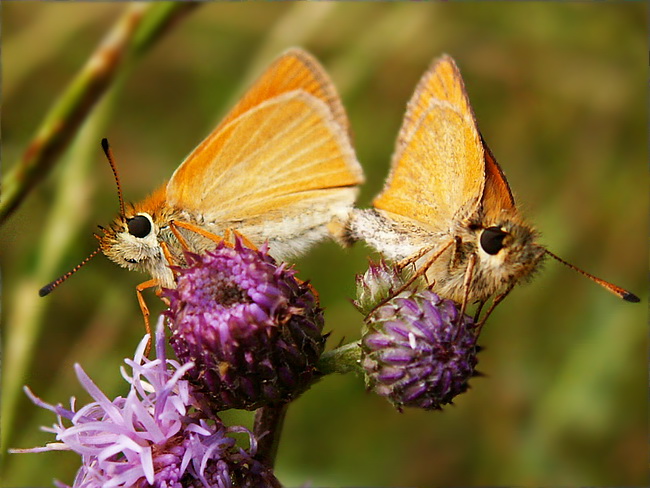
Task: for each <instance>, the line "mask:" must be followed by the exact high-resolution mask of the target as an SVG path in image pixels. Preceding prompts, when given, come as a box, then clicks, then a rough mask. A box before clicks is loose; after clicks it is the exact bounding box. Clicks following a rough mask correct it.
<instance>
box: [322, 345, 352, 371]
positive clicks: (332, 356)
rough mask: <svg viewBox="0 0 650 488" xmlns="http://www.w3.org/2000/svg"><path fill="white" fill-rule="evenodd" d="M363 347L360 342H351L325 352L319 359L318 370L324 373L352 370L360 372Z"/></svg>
mask: <svg viewBox="0 0 650 488" xmlns="http://www.w3.org/2000/svg"><path fill="white" fill-rule="evenodd" d="M359 361H361V347H359V342H350V343H349V344H346V345H344V346H341V347H338V348H336V349H334V350H332V351H328V352H326V353H323V355H322V356H321V357H320V359H319V361H318V366H317V368H318V371H319V372H320V373H321V374H322V375H327V374H332V373H338V374H345V373H350V372H356V373H360V372H361V369H360V365H359Z"/></svg>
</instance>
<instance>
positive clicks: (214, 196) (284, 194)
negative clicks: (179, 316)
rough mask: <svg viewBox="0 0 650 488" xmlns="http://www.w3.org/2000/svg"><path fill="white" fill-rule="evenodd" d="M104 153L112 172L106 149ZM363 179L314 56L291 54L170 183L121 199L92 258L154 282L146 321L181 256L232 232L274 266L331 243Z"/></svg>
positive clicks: (149, 283)
mask: <svg viewBox="0 0 650 488" xmlns="http://www.w3.org/2000/svg"><path fill="white" fill-rule="evenodd" d="M102 144H103V146H104V150H105V152H106V154H107V156H108V158H109V161H110V162H111V166H112V167H113V169H114V165H113V163H112V156H111V154H110V151H109V149H108V144H107V143H106V142H105V140H104V141H102ZM363 179H364V178H363V172H362V169H361V166H360V165H359V163H358V162H357V160H356V156H355V153H354V149H353V148H352V145H351V143H350V137H349V124H348V120H347V117H346V114H345V111H344V109H343V106H342V104H341V101H340V99H339V96H338V94H337V93H336V90H335V88H334V85H333V84H332V82H331V81H330V79H329V77H328V76H327V74H326V73H325V71H324V69H323V68H322V67H321V66H320V65H319V63H318V62H317V61H316V60H315V59H314V58H313V57H312V56H311V55H309V54H308V53H306V52H305V51H302V50H300V49H291V50H289V51H287V52H285V53H284V54H283V55H282V56H280V57H279V58H278V59H277V60H276V61H275V62H274V63H273V64H272V65H271V66H270V67H269V68H268V69H267V70H266V71H265V72H264V73H263V74H262V76H261V77H260V78H259V79H258V80H257V82H256V83H254V84H253V86H252V87H251V88H250V89H249V91H248V92H247V93H246V94H245V95H244V96H243V98H242V99H241V100H240V101H239V103H237V105H235V107H234V108H233V109H232V111H231V112H230V113H229V114H228V115H227V116H226V117H225V119H224V120H223V121H222V122H221V123H220V124H219V125H218V126H217V128H216V129H215V130H214V131H213V132H212V133H211V134H210V135H209V136H208V137H207V138H206V139H205V140H204V141H203V142H202V143H201V144H199V145H198V147H197V148H196V149H194V151H192V153H191V154H190V155H189V156H188V157H187V158H186V159H185V161H183V162H182V163H181V165H180V166H179V167H178V168H177V169H176V171H175V172H174V174H173V175H172V177H171V179H170V180H169V182H167V183H166V184H164V185H163V186H162V187H160V188H158V189H157V190H156V191H155V192H153V193H152V194H151V195H150V196H149V197H147V198H146V199H145V200H143V201H141V202H140V203H137V204H135V205H128V206H126V207H125V206H124V204H123V202H122V198H121V192H119V193H120V207H121V208H120V215H119V216H118V217H117V218H116V219H115V220H114V221H113V222H112V223H111V224H110V226H109V227H108V228H106V229H103V231H104V235H103V236H101V237H99V236H98V239H99V243H100V246H99V249H101V251H102V252H103V253H104V254H105V255H106V256H107V257H108V258H109V259H111V260H112V261H114V262H115V263H117V264H118V265H120V266H122V267H124V268H128V269H130V270H137V271H142V272H145V273H148V274H149V275H151V277H152V279H151V280H149V281H147V282H145V283H142V284H141V285H139V286H138V288H137V290H138V299H139V301H140V304H141V307H142V308H143V311H144V312H145V313H146V305H145V304H144V301H143V299H142V296H141V294H140V292H141V291H142V290H143V289H145V288H148V287H151V286H164V287H168V288H173V287H174V286H175V283H174V276H173V274H172V271H171V270H170V268H169V266H170V265H183V264H184V263H185V261H184V257H183V251H184V250H185V249H188V250H191V251H194V252H202V251H205V250H207V249H210V248H213V247H214V246H215V241H219V240H220V238H223V237H224V236H226V235H227V234H228V233H229V232H231V231H234V232H237V233H239V234H241V235H242V236H243V237H244V238H245V239H247V240H248V242H249V243H251V244H252V245H255V246H260V245H262V244H263V243H265V242H268V244H269V247H270V253H271V254H272V255H273V256H274V257H275V258H276V259H279V260H284V259H287V258H290V257H292V256H296V255H298V254H301V253H303V252H305V251H306V250H307V249H308V248H309V247H310V246H311V245H312V244H314V243H316V242H317V241H320V240H322V239H323V238H325V237H327V236H328V234H329V235H331V236H332V237H335V238H338V237H339V234H340V233H341V232H342V229H343V222H345V221H347V220H348V214H349V212H350V210H351V208H352V205H353V204H354V200H355V198H356V195H357V191H358V190H357V186H358V185H359V184H360V183H362V182H363ZM118 188H119V184H118ZM217 236H220V237H217ZM97 252H98V251H95V253H93V255H94V254H96V253H97ZM91 257H92V255H91ZM88 259H90V258H88ZM88 259H86V260H85V261H84V262H83V263H82V264H81V265H83V264H84V263H85V262H87V261H88ZM81 265H79V266H77V267H76V268H75V269H73V270H72V271H71V272H69V273H67V274H66V275H64V276H63V277H61V278H60V279H58V280H56V281H54V282H52V283H51V284H50V285H48V286H46V287H44V288H43V289H42V290H41V295H42V296H44V295H46V294H48V293H49V292H50V291H51V290H52V289H53V288H55V287H56V286H57V285H58V284H60V283H61V282H62V281H64V280H65V279H66V278H67V277H68V276H70V275H71V274H72V273H73V272H75V271H76V270H77V269H78V268H79V267H80V266H81ZM145 320H146V318H145Z"/></svg>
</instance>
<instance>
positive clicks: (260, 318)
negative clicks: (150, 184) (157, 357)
mask: <svg viewBox="0 0 650 488" xmlns="http://www.w3.org/2000/svg"><path fill="white" fill-rule="evenodd" d="M186 258H187V262H188V266H187V267H186V268H182V269H180V268H177V269H176V273H177V288H175V289H173V290H165V291H164V294H165V295H166V296H167V298H168V299H169V302H170V306H169V310H168V311H167V312H165V313H166V315H167V317H168V319H169V323H170V327H171V329H172V338H171V344H172V347H173V349H174V351H175V352H176V355H177V357H178V359H179V360H180V362H181V363H187V362H192V363H193V364H194V366H193V367H192V368H191V369H190V370H189V371H188V373H187V377H188V378H189V379H190V381H191V383H192V385H193V386H194V388H195V391H194V393H195V395H196V396H197V397H198V396H200V398H201V405H202V407H201V408H204V409H206V410H213V411H218V410H223V409H228V408H243V409H249V410H252V409H255V408H258V407H260V406H263V405H268V404H276V403H282V402H287V401H290V400H292V399H293V398H295V397H297V396H298V395H299V394H300V393H302V392H303V391H304V390H305V389H307V388H308V386H309V385H310V383H311V381H312V379H313V377H314V374H315V365H316V362H317V360H318V358H319V357H320V355H321V353H322V351H323V347H324V342H325V339H324V337H323V335H322V329H323V314H322V310H321V309H320V308H319V307H318V301H317V299H316V297H315V296H314V293H312V290H311V288H310V286H309V285H308V284H306V283H303V282H301V281H299V280H297V279H296V278H295V277H294V275H295V271H294V270H293V269H291V268H288V267H287V266H286V265H284V264H281V265H278V264H277V263H276V262H275V260H274V259H273V258H272V257H271V256H269V255H268V252H267V251H266V249H265V248H262V249H261V250H253V249H249V248H246V247H244V246H243V245H242V243H241V241H240V240H239V239H237V240H236V242H235V246H234V247H228V246H227V245H225V244H221V245H219V246H217V248H216V249H215V250H214V251H209V252H207V253H205V254H203V255H196V254H188V255H187V257H186Z"/></svg>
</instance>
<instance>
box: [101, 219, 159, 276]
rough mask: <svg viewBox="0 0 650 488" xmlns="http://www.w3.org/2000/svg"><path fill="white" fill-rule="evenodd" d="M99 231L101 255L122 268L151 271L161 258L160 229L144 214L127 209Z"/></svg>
mask: <svg viewBox="0 0 650 488" xmlns="http://www.w3.org/2000/svg"><path fill="white" fill-rule="evenodd" d="M102 230H103V231H104V235H103V236H97V238H98V240H99V246H100V248H101V250H102V252H103V253H104V254H105V255H106V257H107V258H108V259H110V260H111V261H113V262H115V263H116V264H118V265H120V266H122V267H124V268H127V269H129V270H137V271H151V267H152V265H153V263H155V262H156V261H160V260H162V259H164V258H163V253H162V248H161V246H160V243H159V242H158V234H159V232H160V230H159V228H158V225H156V223H155V222H154V220H153V218H152V216H151V215H150V214H148V213H146V212H138V213H135V212H134V211H132V210H127V212H126V215H120V216H119V217H117V218H116V219H115V220H114V221H113V222H112V223H111V225H110V226H109V227H108V228H102Z"/></svg>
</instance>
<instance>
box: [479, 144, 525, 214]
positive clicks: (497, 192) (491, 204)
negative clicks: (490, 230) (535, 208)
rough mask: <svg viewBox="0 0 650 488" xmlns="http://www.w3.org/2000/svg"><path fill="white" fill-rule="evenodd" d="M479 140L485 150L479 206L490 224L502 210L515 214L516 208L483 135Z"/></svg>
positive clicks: (503, 176)
mask: <svg viewBox="0 0 650 488" xmlns="http://www.w3.org/2000/svg"><path fill="white" fill-rule="evenodd" d="M481 141H482V143H483V149H484V150H485V189H484V191H483V198H482V199H481V207H482V211H483V214H484V216H485V218H486V220H487V221H488V225H490V224H492V223H493V222H495V221H497V220H498V218H499V216H500V215H502V214H503V212H504V211H505V212H507V213H508V214H509V215H515V214H516V213H517V210H516V207H515V199H514V197H513V196H512V190H510V185H508V180H506V175H505V174H504V173H503V170H502V169H501V166H499V163H497V160H496V159H495V157H494V155H493V154H492V151H490V148H489V147H488V146H487V144H486V143H485V140H484V139H483V136H481Z"/></svg>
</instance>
